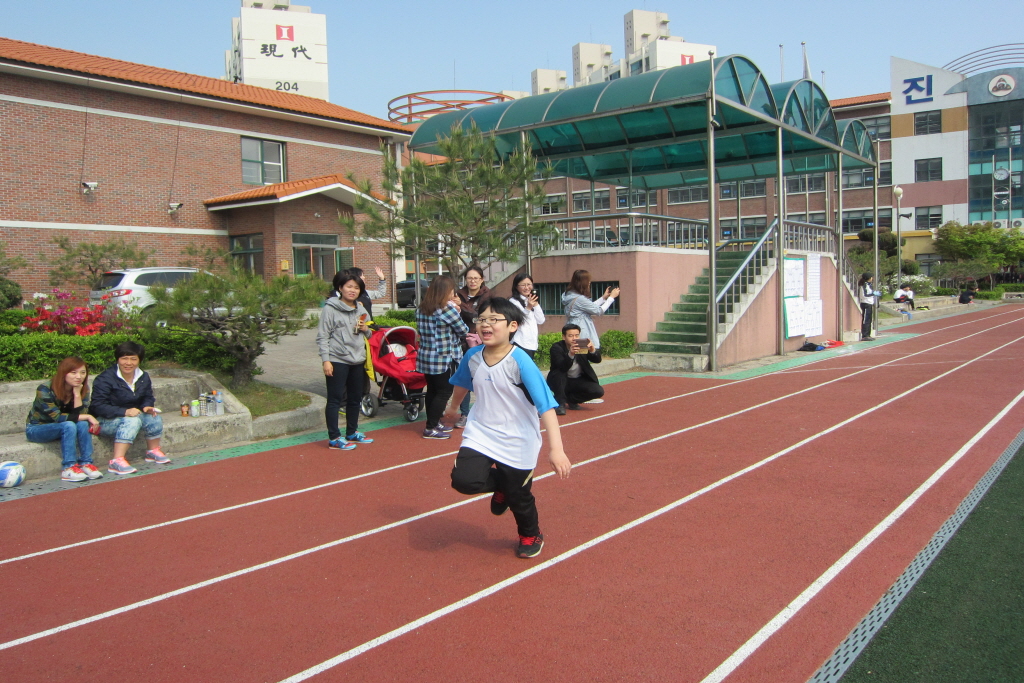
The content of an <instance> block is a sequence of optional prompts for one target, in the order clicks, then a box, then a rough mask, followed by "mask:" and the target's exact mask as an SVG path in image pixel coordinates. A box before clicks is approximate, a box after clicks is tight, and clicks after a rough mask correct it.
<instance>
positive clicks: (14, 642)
mask: <svg viewBox="0 0 1024 683" xmlns="http://www.w3.org/2000/svg"><path fill="white" fill-rule="evenodd" d="M1022 339H1024V336H1022V337H1018V338H1017V339H1015V340H1013V341H1011V342H1007V343H1006V344H1003V345H1002V346H999V347H996V348H994V349H992V350H990V351H988V352H987V353H985V354H983V355H982V356H979V357H978V358H977V359H972V360H970V361H968V362H966V363H964V364H963V365H961V366H958V367H956V368H953V369H952V370H948V371H946V372H944V373H943V374H941V375H938V376H936V377H933V378H932V379H930V380H928V381H926V382H924V383H922V384H919V385H917V386H916V387H914V388H912V389H908V390H907V391H904V392H903V393H902V394H899V395H897V396H894V397H893V398H890V399H888V400H887V401H885V402H883V403H880V404H877V405H875V406H874V407H872V408H870V409H868V410H866V411H864V412H862V413H859V414H857V415H855V416H853V417H851V418H848V419H846V420H844V421H842V422H840V423H838V424H836V425H834V426H833V427H830V428H828V429H826V430H824V431H822V432H819V433H818V434H815V435H813V436H810V437H808V438H806V439H804V440H802V441H800V442H798V443H796V444H794V445H792V446H790V447H788V448H786V449H784V450H782V451H779V452H778V453H776V454H774V455H771V456H769V457H768V458H765V459H764V460H761V461H760V462H758V463H755V464H753V465H750V466H748V467H745V468H743V469H742V470H739V471H738V472H735V473H733V474H731V475H729V476H727V477H725V478H723V479H720V480H719V481H718V482H715V483H714V484H711V485H709V486H707V487H705V488H703V489H701V490H699V491H697V492H695V493H692V494H690V495H689V496H686V497H685V498H682V499H681V500H679V501H676V503H673V504H671V505H669V506H666V507H665V508H662V509H661V510H660V511H656V512H654V513H651V514H650V515H645V516H644V517H642V518H640V520H637V521H635V522H632V523H630V524H629V525H627V527H628V528H632V527H633V526H636V525H637V524H639V523H642V522H643V521H646V520H647V519H653V517H656V516H659V515H660V514H663V513H664V512H667V511H668V510H670V509H673V508H675V507H678V506H679V505H682V504H683V503H685V502H688V501H690V500H693V499H694V498H696V497H698V496H700V495H703V494H704V493H706V492H708V491H711V490H713V489H715V488H717V487H718V486H721V485H722V484H725V483H727V482H729V481H732V480H733V479H735V478H737V477H740V476H742V475H744V474H746V473H748V472H751V471H753V470H755V469H757V468H759V467H761V466H763V465H765V464H767V463H769V462H771V461H773V460H775V459H777V458H780V457H782V456H783V455H785V454H786V453H789V452H791V451H793V450H794V449H796V448H799V447H801V446H803V445H805V444H807V443H810V442H811V441H814V440H815V439H817V438H818V437H820V436H824V435H825V434H828V433H831V432H833V431H835V430H836V429H839V428H840V427H842V426H844V425H846V424H849V423H850V422H852V421H854V420H856V419H858V418H860V417H862V416H864V415H867V414H869V413H871V412H874V411H876V410H878V409H879V408H882V407H883V406H886V405H888V404H889V403H892V402H893V401H896V400H898V399H899V398H902V397H903V396H906V395H908V394H910V393H912V392H914V391H916V390H917V389H920V388H921V387H925V386H927V385H929V384H931V383H932V382H935V381H938V380H939V379H941V378H942V377H945V376H946V375H949V374H950V373H953V372H956V371H957V370H959V369H961V368H964V367H967V366H968V365H970V364H972V363H974V362H976V361H977V360H978V359H980V358H983V357H984V356H987V355H990V354H993V353H995V352H996V351H999V350H1001V349H1003V348H1004V347H1006V346H1009V345H1010V344H1013V343H1015V342H1017V341H1020V340H1022ZM946 343H947V344H950V343H953V342H946ZM918 353H924V352H923V351H920V352H918ZM834 381H837V380H830V381H829V382H826V383H825V384H831V383H832V382H834ZM805 391H807V389H802V390H800V391H798V392H795V393H794V394H792V395H796V394H802V393H804V392H805ZM779 400H781V399H779V398H775V399H771V400H770V401H766V402H764V403H763V404H761V405H769V404H772V403H775V402H777V401H779ZM752 409H753V408H745V409H743V410H739V411H737V412H735V413H733V414H730V415H726V416H722V417H719V418H715V419H713V420H708V421H706V422H703V423H701V424H699V425H693V426H690V427H685V428H683V429H679V430H676V431H674V432H671V433H669V434H664V435H662V436H658V437H654V438H652V439H648V440H646V441H642V442H640V443H637V444H633V445H630V446H627V447H625V448H620V449H618V450H615V451H611V452H610V453H605V454H604V455H599V456H596V457H594V458H590V459H589V460H585V461H583V462H580V463H579V464H577V465H576V467H580V466H582V465H584V464H589V463H592V462H597V461H600V460H604V459H606V458H609V457H612V456H614V455H618V454H620V453H623V452H626V451H630V450H633V449H634V448H638V447H640V446H644V445H648V444H652V443H655V442H658V441H661V440H663V439H667V438H670V437H672V436H678V435H679V434H682V433H685V432H688V431H691V430H694V429H698V428H700V427H703V426H706V425H709V424H713V423H715V422H720V421H722V420H725V419H728V418H730V417H733V416H735V415H741V414H743V413H746V412H750V410H752ZM551 475H552V473H550V472H549V473H547V474H544V475H541V476H539V477H535V479H544V478H546V477H549V476H551ZM488 497H489V496H487V495H483V496H475V497H473V498H468V499H466V500H463V501H459V502H458V503H453V504H451V505H446V506H444V507H441V508H437V509H435V510H430V511H427V512H424V513H421V514H418V515H414V516H412V517H408V518H406V519H402V520H398V521H395V522H391V523H389V524H385V525H383V526H380V527H377V528H376V529H370V530H367V531H363V532H360V533H358V534H354V535H352V536H347V537H345V538H341V539H337V540H335V541H330V542H328V543H324V544H322V545H319V546H316V547H314V548H307V549H306V550H301V551H298V552H295V553H291V554H289V555H285V556H283V557H279V558H276V559H274V560H268V561H267V562H261V563H260V564H257V565H253V566H250V567H246V568H244V569H239V570H237V571H233V572H230V573H228V574H223V575H221V576H218V577H214V578H212V579H207V580H206V581H201V582H199V583H195V584H192V585H189V586H184V587H182V588H179V589H176V590H173V591H168V592H167V593H162V594H160V595H156V596H153V597H151V598H147V599H145V600H140V601H138V602H134V603H131V604H129V605H125V606H123V607H118V608H116V609H113V610H109V611H107V612H103V613H101V614H97V615H93V616H91V617H86V618H84V619H79V620H78V621H73V622H70V623H67V624H63V625H61V626H57V627H54V628H51V629H46V630H44V631H39V632H37V633H34V634H31V635H28V636H24V637H22V638H17V639H15V640H10V641H8V642H6V643H0V650H6V649H8V648H11V647H16V646H18V645H23V644H25V643H29V642H32V641H34V640H39V639H40V638H45V637H48V636H51V635H56V634H58V633H62V632H64V631H68V630H70V629H73V628H77V627H79V626H84V625H86V624H91V623H94V622H96V621H100V620H103V619H107V618H109V617H113V616H117V615H119V614H124V613H126V612H130V611H133V610H136V609H140V608H142V607H146V606H148V605H152V604H155V603H157V602H162V601H164V600H168V599H170V598H173V597H177V596H179V595H184V594H186V593H190V592H192V591H195V590H199V589H200V588H205V587H207V586H212V585H214V584H217V583H221V582H223V581H227V580H228V579H233V578H236V577H239V576H244V575H246V574H250V573H252V572H255V571H259V570H261V569H267V568H269V567H273V566H276V565H279V564H282V563H284V562H288V561H290V560H294V559H298V558H300V557H304V556H306V555H310V554H312V553H315V552H319V551H321V550H326V549H328V548H333V547H336V546H339V545H342V544H343V543H349V542H351V541H355V540H358V539H361V538H366V537H368V536H371V535H374V534H377V533H381V532H383V531H387V530H389V529H394V528H396V527H399V526H403V525H405V524H408V523H411V522H414V521H416V520H419V519H424V518H426V517H430V516H432V515H435V514H439V513H441V512H445V511H447V510H451V509H454V508H457V507H461V506H463V505H468V504H469V503H472V502H475V501H477V500H482V499H484V498H488ZM652 515H653V516H652ZM627 527H623V528H622V530H625V529H626V528H627ZM618 533H621V531H613V532H609V534H611V535H608V534H605V535H604V536H600V537H598V539H595V540H594V541H590V542H589V543H588V544H584V546H586V547H591V546H593V545H596V543H598V542H601V541H602V540H606V539H607V538H611V537H612V536H615V535H618ZM584 546H580V548H583V547H584ZM569 552H573V551H569ZM554 559H555V560H558V558H554ZM552 561H553V560H549V561H548V562H549V563H550V562H552ZM558 561H560V560H558ZM545 566H546V565H545ZM512 578H513V579H515V577H512ZM524 578H525V577H524ZM517 580H519V579H517ZM506 581H509V580H506ZM513 582H514V581H513ZM503 583H504V582H503ZM508 585H511V584H508ZM466 604H469V603H466Z"/></svg>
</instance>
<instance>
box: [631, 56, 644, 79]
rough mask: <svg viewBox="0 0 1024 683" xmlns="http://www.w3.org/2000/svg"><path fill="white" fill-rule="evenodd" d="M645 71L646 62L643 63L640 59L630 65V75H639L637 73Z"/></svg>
mask: <svg viewBox="0 0 1024 683" xmlns="http://www.w3.org/2000/svg"><path fill="white" fill-rule="evenodd" d="M643 71H644V63H643V61H641V60H639V59H638V60H636V61H635V62H633V63H632V64H630V65H629V75H630V76H637V75H639V74H641V73H643Z"/></svg>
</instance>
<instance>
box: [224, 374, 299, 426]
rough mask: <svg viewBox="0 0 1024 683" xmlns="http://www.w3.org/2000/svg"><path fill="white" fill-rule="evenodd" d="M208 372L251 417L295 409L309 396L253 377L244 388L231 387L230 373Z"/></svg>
mask: <svg viewBox="0 0 1024 683" xmlns="http://www.w3.org/2000/svg"><path fill="white" fill-rule="evenodd" d="M210 374H211V375H213V376H214V377H216V378H217V379H218V380H219V381H220V383H221V384H223V385H224V386H225V387H227V390H228V391H230V392H231V393H232V394H233V395H234V396H235V398H237V399H238V400H239V401H241V402H242V404H243V405H244V406H245V407H246V408H248V409H249V412H250V413H252V416H253V417H262V416H263V415H270V414H271V413H280V412H283V411H285V410H295V409H296V408H304V407H306V406H308V405H309V396H306V395H305V394H304V393H302V392H301V391H295V390H294V389H282V388H281V387H275V386H273V385H270V384H267V383H266V382H260V381H259V380H255V379H254V380H253V381H251V382H249V385H248V386H247V387H245V389H232V388H231V375H229V374H227V373H226V372H211V373H210Z"/></svg>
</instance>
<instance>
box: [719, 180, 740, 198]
mask: <svg viewBox="0 0 1024 683" xmlns="http://www.w3.org/2000/svg"><path fill="white" fill-rule="evenodd" d="M718 198H719V199H736V183H721V184H720V185H719V186H718Z"/></svg>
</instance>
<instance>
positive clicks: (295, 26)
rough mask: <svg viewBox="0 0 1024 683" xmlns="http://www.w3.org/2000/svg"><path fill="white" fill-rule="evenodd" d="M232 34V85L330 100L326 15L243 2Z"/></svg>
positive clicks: (281, 4)
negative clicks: (257, 87)
mask: <svg viewBox="0 0 1024 683" xmlns="http://www.w3.org/2000/svg"><path fill="white" fill-rule="evenodd" d="M231 29H232V38H231V49H230V50H227V51H226V52H225V55H224V61H225V78H226V79H227V80H229V81H232V82H234V83H245V84H246V85H256V86H259V87H261V88H269V89H270V90H280V91H284V92H291V93H296V94H299V95H305V96H307V97H315V98H317V99H321V100H327V99H329V91H328V80H327V16H326V15H324V14H314V13H313V12H312V11H311V9H310V8H309V7H306V6H302V5H292V4H291V3H290V2H289V0H274V1H272V2H260V1H259V0H242V8H241V16H239V17H238V18H236V19H232V21H231Z"/></svg>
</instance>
